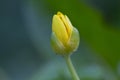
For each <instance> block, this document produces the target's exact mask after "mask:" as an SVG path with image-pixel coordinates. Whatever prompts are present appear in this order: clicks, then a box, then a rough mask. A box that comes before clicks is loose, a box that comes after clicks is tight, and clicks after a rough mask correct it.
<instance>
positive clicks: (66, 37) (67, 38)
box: [51, 12, 79, 55]
mask: <svg viewBox="0 0 120 80" xmlns="http://www.w3.org/2000/svg"><path fill="white" fill-rule="evenodd" d="M51 45H52V48H53V49H54V51H55V52H56V53H57V54H61V55H67V54H70V53H72V52H74V51H75V50H76V49H77V48H78V45H79V32H78V30H77V29H76V28H75V27H73V26H72V24H71V22H70V20H69V18H68V17H67V16H66V15H63V14H62V13H61V12H58V13H57V14H55V15H54V16H53V20H52V36H51Z"/></svg>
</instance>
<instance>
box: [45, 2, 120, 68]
mask: <svg viewBox="0 0 120 80" xmlns="http://www.w3.org/2000/svg"><path fill="white" fill-rule="evenodd" d="M47 3H48V7H49V10H52V11H54V12H55V13H56V12H57V11H61V12H63V13H64V14H66V15H68V17H69V18H70V20H71V22H72V23H73V25H74V26H76V27H77V28H78V29H79V31H80V34H81V36H82V37H83V38H84V39H85V40H86V41H87V42H88V43H89V44H90V45H91V46H92V48H93V49H95V51H96V52H97V53H99V55H101V56H102V57H103V58H104V59H105V60H106V61H107V62H108V63H109V64H110V65H111V67H112V68H114V69H116V66H117V63H118V61H119V60H120V54H119V53H120V49H119V45H120V30H117V29H111V28H109V27H110V26H111V25H107V24H105V22H104V20H103V17H102V15H101V13H100V12H98V11H97V10H95V9H94V8H92V7H90V6H87V5H85V4H84V3H82V2H80V1H78V0H60V1H57V0H55V1H51V0H48V2H47Z"/></svg>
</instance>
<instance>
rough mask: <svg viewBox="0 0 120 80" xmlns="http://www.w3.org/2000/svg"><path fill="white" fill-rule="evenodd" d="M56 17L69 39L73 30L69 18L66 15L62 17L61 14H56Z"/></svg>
mask: <svg viewBox="0 0 120 80" xmlns="http://www.w3.org/2000/svg"><path fill="white" fill-rule="evenodd" d="M57 15H58V16H59V17H60V19H61V21H62V22H63V24H64V26H65V28H66V31H67V34H68V38H69V37H70V35H71V33H72V28H73V27H72V24H71V22H70V20H69V18H68V17H67V16H66V15H63V14H62V13H61V12H58V13H57Z"/></svg>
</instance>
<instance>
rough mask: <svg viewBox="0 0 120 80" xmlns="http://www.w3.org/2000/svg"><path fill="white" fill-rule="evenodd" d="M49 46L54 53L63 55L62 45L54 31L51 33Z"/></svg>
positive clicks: (63, 48)
mask: <svg viewBox="0 0 120 80" xmlns="http://www.w3.org/2000/svg"><path fill="white" fill-rule="evenodd" d="M51 46H52V48H53V50H54V51H55V53H56V54H60V55H64V54H65V53H66V52H65V47H64V45H63V44H62V43H61V42H60V40H58V38H57V37H56V35H55V33H54V32H52V35H51Z"/></svg>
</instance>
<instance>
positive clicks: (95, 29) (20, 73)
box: [0, 0, 120, 80]
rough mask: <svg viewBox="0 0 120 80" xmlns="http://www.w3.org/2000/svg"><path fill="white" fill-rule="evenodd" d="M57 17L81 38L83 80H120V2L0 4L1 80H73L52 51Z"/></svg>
mask: <svg viewBox="0 0 120 80" xmlns="http://www.w3.org/2000/svg"><path fill="white" fill-rule="evenodd" d="M57 11H61V12H62V13H63V14H66V15H67V16H68V17H69V18H70V20H71V22H72V24H73V25H74V26H75V27H76V28H77V29H78V30H79V32H80V38H81V42H80V46H79V49H78V51H76V52H75V53H74V54H73V55H72V61H73V64H74V66H75V68H76V71H77V73H78V75H79V76H80V78H81V80H120V1H119V0H0V80H72V79H71V76H70V73H69V71H68V69H67V66H66V64H65V61H64V59H63V58H62V57H61V56H58V55H55V54H54V52H53V51H52V49H51V46H50V36H51V24H52V17H53V15H54V14H56V13H57Z"/></svg>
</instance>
